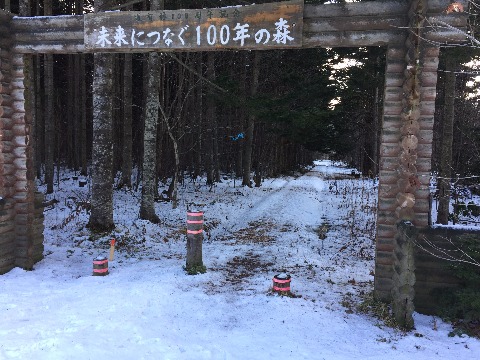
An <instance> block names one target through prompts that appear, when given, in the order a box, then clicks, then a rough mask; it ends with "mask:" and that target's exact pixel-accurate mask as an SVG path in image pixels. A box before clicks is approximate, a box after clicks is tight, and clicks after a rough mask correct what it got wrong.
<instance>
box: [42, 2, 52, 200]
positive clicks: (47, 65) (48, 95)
mask: <svg viewBox="0 0 480 360" xmlns="http://www.w3.org/2000/svg"><path fill="white" fill-rule="evenodd" d="M44 15H45V16H48V15H52V0H45V2H44ZM44 69H45V74H44V75H45V79H44V81H45V85H44V87H45V182H46V184H47V194H51V193H53V176H54V164H53V155H54V151H55V149H54V147H55V132H54V127H55V125H54V124H55V117H54V113H53V111H54V110H53V107H54V101H55V91H54V87H53V55H52V54H46V55H45V61H44Z"/></svg>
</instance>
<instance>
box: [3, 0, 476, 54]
mask: <svg viewBox="0 0 480 360" xmlns="http://www.w3.org/2000/svg"><path fill="white" fill-rule="evenodd" d="M462 1H464V0H462ZM449 3H450V1H449V0H429V2H428V4H429V8H428V18H427V20H426V21H425V26H426V27H428V28H427V29H426V33H425V38H426V39H427V40H428V41H431V42H433V43H434V44H435V45H440V44H452V43H459V42H462V41H464V40H465V36H463V35H462V34H461V32H460V31H455V30H452V29H450V28H448V27H441V26H439V25H435V26H432V22H431V21H430V20H429V19H431V18H435V19H438V20H440V21H442V22H444V23H446V24H448V25H449V26H453V27H454V28H457V29H460V30H463V29H465V27H466V21H467V17H466V16H465V15H464V14H448V15H447V14H446V13H445V9H446V8H447V6H448V5H449ZM407 12H408V2H406V1H405V0H389V1H369V2H357V3H345V4H328V5H305V7H304V29H303V45H302V47H305V48H309V47H315V46H320V47H350V46H351V47H358V46H386V45H396V44H398V45H403V43H404V41H405V36H406V35H405V31H406V30H407V25H408V18H407V15H406V13H407ZM2 16H7V17H8V16H11V14H9V13H6V12H4V11H0V18H1V17H2ZM11 24H12V25H11V31H12V33H14V36H13V40H14V48H15V50H16V51H17V52H19V53H78V52H85V51H86V49H85V46H84V34H83V28H84V17H83V15H68V16H44V17H14V18H13V19H12V22H11ZM164 50H165V51H168V49H162V51H164ZM87 51H88V50H87ZM112 51H118V49H115V50H112ZM121 51H123V52H129V51H132V50H128V49H125V50H121ZM134 51H135V52H141V51H148V50H142V49H135V50H134ZM177 51H178V49H177ZM182 51H193V50H192V49H184V50H182Z"/></svg>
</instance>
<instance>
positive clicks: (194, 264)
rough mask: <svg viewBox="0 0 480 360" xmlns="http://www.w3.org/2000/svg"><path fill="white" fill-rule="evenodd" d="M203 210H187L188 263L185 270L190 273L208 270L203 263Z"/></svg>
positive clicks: (194, 273) (195, 273) (201, 272)
mask: <svg viewBox="0 0 480 360" xmlns="http://www.w3.org/2000/svg"><path fill="white" fill-rule="evenodd" d="M202 243H203V212H202V211H188V212H187V263H186V266H185V270H187V273H188V274H189V275H197V274H203V273H204V272H206V271H207V269H206V268H205V265H203V254H202Z"/></svg>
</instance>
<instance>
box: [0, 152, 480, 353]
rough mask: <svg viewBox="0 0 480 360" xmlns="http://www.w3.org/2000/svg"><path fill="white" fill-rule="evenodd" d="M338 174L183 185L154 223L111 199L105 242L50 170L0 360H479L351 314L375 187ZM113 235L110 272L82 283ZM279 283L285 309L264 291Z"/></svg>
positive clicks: (364, 276) (436, 338)
mask: <svg viewBox="0 0 480 360" xmlns="http://www.w3.org/2000/svg"><path fill="white" fill-rule="evenodd" d="M351 171H352V170H351V169H348V168H346V167H344V166H339V165H338V164H334V163H333V162H331V161H321V162H320V161H318V162H316V163H315V166H314V167H313V168H312V169H311V171H309V172H307V173H306V174H304V175H301V176H296V177H293V176H292V177H283V178H279V179H266V180H265V181H264V183H263V185H262V187H260V188H253V189H247V188H242V187H234V182H233V179H229V178H225V179H224V180H223V182H222V183H220V184H217V185H216V186H215V187H213V188H212V189H210V187H208V186H206V185H205V184H204V181H203V180H202V179H199V180H198V181H196V182H193V181H189V180H187V181H186V183H185V184H184V185H183V186H182V187H181V188H180V189H179V190H180V197H181V202H180V206H179V207H178V208H177V209H172V208H171V204H170V203H158V204H157V205H156V206H157V208H156V210H157V214H158V215H159V216H160V217H161V218H162V219H163V221H162V223H161V224H159V225H153V224H151V223H149V222H147V221H143V220H139V219H138V212H139V203H140V201H139V200H140V191H133V190H132V191H130V190H129V191H125V190H119V191H116V192H115V196H114V202H115V203H114V208H115V216H114V220H115V223H116V229H115V231H114V232H113V234H109V236H98V235H91V234H90V233H89V232H88V231H87V230H85V225H86V223H87V221H88V213H87V210H86V208H87V207H88V206H87V204H88V191H89V188H90V186H86V187H79V186H78V180H75V181H74V180H72V177H73V175H74V174H73V173H68V172H63V173H62V175H61V177H62V178H63V180H61V181H60V184H59V185H58V187H57V188H56V192H55V194H53V196H54V197H55V198H56V199H57V200H58V201H59V202H58V203H56V204H55V205H54V206H51V207H50V208H47V209H46V211H45V226H46V229H45V255H46V256H45V258H44V259H43V260H42V261H41V262H39V263H38V264H36V265H35V269H34V270H33V271H24V270H21V269H19V268H16V269H14V270H12V271H10V272H9V273H7V274H5V275H3V276H0V314H1V315H0V318H1V322H0V324H1V326H0V359H2V360H4V359H5V360H6V359H38V360H41V359H48V360H51V359H54V360H55V359H71V360H74V359H81V360H85V359H98V358H103V359H120V360H121V359H195V360H201V359H252V360H254V359H262V360H264V359H310V360H311V359H318V360H320V359H329V360H331V359H333V360H335V359H352V358H358V359H386V358H388V359H412V358H415V359H417V360H422V359H432V358H439V359H456V358H458V359H480V355H479V354H480V341H479V340H477V339H473V338H469V337H458V336H457V337H449V336H448V333H449V332H450V331H451V330H452V328H451V326H450V325H449V324H446V323H444V322H442V321H441V320H440V319H438V318H434V317H431V316H425V315H421V314H415V327H416V328H415V330H414V331H412V332H409V333H403V332H401V331H399V330H395V329H391V328H388V327H386V326H385V325H384V324H383V323H382V322H381V320H378V319H376V318H373V317H371V316H369V315H366V314H362V313H359V312H357V311H352V309H355V304H357V303H358V302H360V301H361V300H360V295H361V294H365V293H369V292H370V291H371V290H372V287H373V270H374V260H373V258H374V243H373V236H374V228H375V223H374V219H375V218H374V215H375V208H376V200H377V184H376V182H375V181H374V180H370V179H363V178H360V179H354V178H353V176H351V174H352V172H351ZM238 183H239V181H238V180H237V181H236V184H238ZM42 190H44V189H42ZM50 199H51V197H49V198H48V199H47V200H50ZM190 205H192V206H194V207H196V208H199V209H202V210H203V211H204V212H205V215H204V217H205V241H204V245H203V258H204V263H205V265H206V267H207V273H205V274H202V275H196V276H188V275H186V273H185V271H184V270H183V268H182V267H183V266H184V264H185V255H186V254H185V252H186V250H185V243H186V239H185V228H186V225H185V222H186V212H187V207H188V206H190ZM112 237H115V239H116V251H115V254H114V259H113V261H109V272H110V274H109V275H107V276H92V261H93V260H94V259H95V258H97V257H98V256H107V255H108V252H109V247H110V240H111V239H112ZM281 273H285V274H288V275H290V276H291V288H292V292H293V294H294V295H295V297H281V296H278V295H273V294H272V293H271V286H272V279H273V277H274V276H275V275H278V274H281Z"/></svg>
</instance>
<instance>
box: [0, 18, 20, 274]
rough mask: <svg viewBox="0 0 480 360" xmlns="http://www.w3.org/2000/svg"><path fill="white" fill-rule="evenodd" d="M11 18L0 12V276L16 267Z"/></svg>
mask: <svg viewBox="0 0 480 360" xmlns="http://www.w3.org/2000/svg"><path fill="white" fill-rule="evenodd" d="M11 18H12V15H11V14H10V13H7V12H5V11H3V10H0V197H1V200H0V274H3V273H5V272H7V271H9V270H10V269H12V268H13V267H14V266H15V257H16V255H15V209H14V207H15V203H14V198H13V195H14V182H15V181H14V173H15V171H14V165H13V159H12V150H13V144H12V141H11V140H12V139H11V130H10V129H11V122H12V120H11V118H12V108H11V105H12V100H11V96H10V92H11V86H10V83H11V76H10V73H11V66H12V65H11V45H12V41H11V32H10V22H11Z"/></svg>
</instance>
